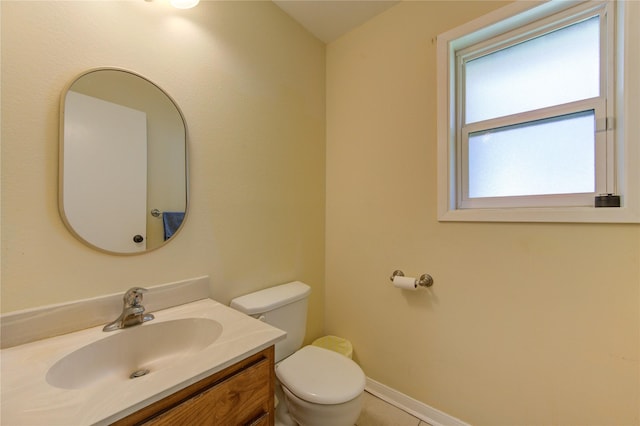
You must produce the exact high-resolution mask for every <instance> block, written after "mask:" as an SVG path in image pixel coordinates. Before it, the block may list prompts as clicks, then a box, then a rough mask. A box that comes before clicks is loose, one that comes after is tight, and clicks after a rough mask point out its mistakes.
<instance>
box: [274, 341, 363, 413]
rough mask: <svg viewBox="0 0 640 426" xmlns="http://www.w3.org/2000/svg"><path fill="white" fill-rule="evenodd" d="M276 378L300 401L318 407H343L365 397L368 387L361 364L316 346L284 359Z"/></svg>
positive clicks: (278, 366) (304, 348)
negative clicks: (363, 395) (345, 403)
mask: <svg viewBox="0 0 640 426" xmlns="http://www.w3.org/2000/svg"><path fill="white" fill-rule="evenodd" d="M276 376H277V377H278V380H280V383H282V385H283V386H285V387H286V388H287V389H289V391H291V392H292V393H294V394H295V395H296V396H297V397H298V398H300V399H302V400H305V401H307V402H311V403H315V404H342V403H344V402H347V401H350V400H352V399H354V398H356V397H357V396H359V395H360V394H362V392H363V391H364V386H365V376H364V373H363V372H362V370H361V369H360V367H359V366H358V364H356V363H355V362H353V361H352V360H350V359H349V358H347V357H345V356H343V355H340V354H338V353H336V352H333V351H330V350H328V349H324V348H320V347H317V346H305V347H303V348H302V349H300V350H299V351H297V352H295V353H294V354H293V355H291V356H289V357H288V358H286V359H284V360H283V361H282V362H280V363H279V364H278V365H277V367H276Z"/></svg>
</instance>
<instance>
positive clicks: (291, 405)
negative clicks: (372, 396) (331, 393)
mask: <svg viewBox="0 0 640 426" xmlns="http://www.w3.org/2000/svg"><path fill="white" fill-rule="evenodd" d="M281 389H282V391H283V392H284V400H285V401H284V402H285V403H286V409H287V411H288V413H286V414H288V417H290V418H291V419H293V421H294V422H295V423H294V424H299V425H300V426H327V425H331V426H353V425H354V424H355V423H356V421H357V420H358V417H360V411H361V410H362V399H363V394H360V395H358V396H357V397H356V398H354V399H352V400H351V401H347V402H344V403H342V404H330V405H323V404H313V403H309V402H307V401H304V400H302V399H300V398H298V397H297V396H295V395H294V394H293V393H291V392H290V391H289V389H287V388H286V387H284V386H282V387H281ZM280 404H282V405H284V404H283V401H282V400H281V401H280ZM280 404H279V405H280ZM276 419H278V415H277V410H276ZM283 424H286V423H283Z"/></svg>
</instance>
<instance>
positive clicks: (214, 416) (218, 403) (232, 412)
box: [144, 359, 272, 426]
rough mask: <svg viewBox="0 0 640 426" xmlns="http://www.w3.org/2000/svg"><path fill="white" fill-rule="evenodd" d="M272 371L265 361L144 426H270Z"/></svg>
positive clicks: (240, 372)
mask: <svg viewBox="0 0 640 426" xmlns="http://www.w3.org/2000/svg"><path fill="white" fill-rule="evenodd" d="M270 370H271V367H270V364H269V362H267V360H266V359H264V360H262V361H260V362H258V363H256V364H254V365H251V366H249V367H248V368H245V369H243V370H241V371H239V372H238V373H236V374H234V375H233V376H230V377H228V378H226V379H224V380H223V381H222V382H220V383H217V384H215V385H214V386H213V387H211V388H209V389H207V390H205V391H203V392H201V393H199V394H197V395H195V396H194V397H192V398H190V399H188V400H186V401H184V402H182V403H181V404H180V405H178V406H176V407H174V408H172V409H171V410H169V411H166V412H164V413H163V414H160V415H159V416H157V417H154V418H153V419H151V420H150V421H148V422H146V423H144V424H145V425H148V426H174V425H190V426H195V425H215V426H220V425H225V426H227V425H228V426H232V425H261V424H268V418H269V417H268V416H269V412H270V411H272V408H271V407H269V401H270V400H271V398H270V394H269V393H270V386H269V380H270V377H271V371H270ZM263 420H265V421H266V422H267V423H265V422H264V421H263Z"/></svg>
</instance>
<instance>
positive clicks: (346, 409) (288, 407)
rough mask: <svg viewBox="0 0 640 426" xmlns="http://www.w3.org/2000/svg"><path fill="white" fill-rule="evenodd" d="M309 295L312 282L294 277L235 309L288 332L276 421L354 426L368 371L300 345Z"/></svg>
mask: <svg viewBox="0 0 640 426" xmlns="http://www.w3.org/2000/svg"><path fill="white" fill-rule="evenodd" d="M310 293H311V288H310V287H309V286H308V285H306V284H304V283H301V282H299V281H296V282H292V283H288V284H283V285H279V286H275V287H271V288H268V289H265V290H260V291H258V292H255V293H251V294H247V295H245V296H241V297H238V298H236V299H233V300H232V301H231V307H232V308H234V309H236V310H239V311H241V312H244V313H245V314H247V315H251V316H253V317H255V318H257V319H260V320H262V321H265V322H266V323H268V324H271V325H273V326H274V327H277V328H280V329H282V330H284V331H286V332H287V337H286V338H285V339H284V340H282V341H280V342H278V343H276V344H275V361H276V377H277V379H278V380H277V382H278V383H277V384H276V385H277V387H278V389H277V392H276V396H277V397H278V399H279V400H280V403H279V406H278V407H277V410H276V425H292V424H299V425H301V426H329V425H330V426H353V425H354V424H355V422H356V420H357V419H358V417H359V416H360V411H361V408H362V395H363V392H364V386H365V375H364V372H363V371H362V369H361V368H360V366H358V364H356V363H355V362H354V361H353V360H351V359H349V358H348V357H346V356H344V355H341V354H339V353H337V352H335V351H332V350H329V349H325V348H322V347H318V346H305V347H302V342H303V340H304V332H305V329H306V316H307V301H308V298H309V294H310ZM301 347H302V348H301ZM280 391H281V393H280ZM282 399H284V401H282ZM283 404H284V406H283Z"/></svg>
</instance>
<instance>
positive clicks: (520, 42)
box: [438, 1, 640, 222]
mask: <svg viewBox="0 0 640 426" xmlns="http://www.w3.org/2000/svg"><path fill="white" fill-rule="evenodd" d="M567 3H568V2H561V1H558V2H554V1H551V2H548V3H545V4H543V5H542V6H538V7H536V8H533V9H527V10H525V8H526V7H527V6H526V5H525V4H523V3H518V2H517V3H515V4H514V5H510V6H507V7H506V8H503V9H500V10H498V11H497V12H496V13H494V14H492V15H489V16H487V17H484V18H481V19H480V20H476V21H474V22H472V23H470V24H469V25H467V26H463V27H461V28H457V29H455V30H452V31H450V32H448V33H445V34H443V35H440V36H438V61H439V65H438V80H439V81H438V87H439V90H440V93H439V103H438V108H439V116H438V129H439V130H438V139H439V140H438V143H439V161H438V167H439V192H440V194H439V214H440V220H498V221H576V222H580V221H596V222H598V221H605V222H606V221H613V222H617V221H632V222H636V221H640V214H639V213H638V208H637V207H638V205H637V203H638V200H637V199H636V198H637V197H635V198H634V196H635V195H637V194H635V193H634V192H637V190H638V187H637V186H636V185H635V184H634V183H633V182H630V177H631V176H630V175H631V172H630V170H629V163H628V162H626V161H625V159H628V157H629V156H631V157H633V153H637V152H638V151H637V141H629V143H625V140H624V139H623V137H624V136H625V132H624V129H622V128H616V126H615V125H614V124H616V123H623V121H622V120H619V119H618V118H617V117H616V114H619V115H620V117H622V116H623V115H624V108H623V107H622V105H623V103H622V98H623V96H617V98H620V99H616V97H615V96H614V94H618V93H619V92H621V91H620V90H618V89H619V88H621V87H623V85H622V81H623V80H624V77H623V76H622V77H620V78H619V80H622V81H617V80H616V77H617V76H618V75H619V74H617V73H618V69H617V67H616V64H622V61H621V60H620V59H621V55H620V54H619V52H620V50H621V49H620V46H622V44H621V42H622V40H623V39H624V38H623V37H622V31H620V32H617V31H616V27H615V22H616V18H617V19H621V18H622V19H623V18H624V15H623V13H622V6H620V11H618V15H617V16H616V8H615V5H614V3H611V2H592V1H589V2H584V3H581V4H579V5H578V6H575V3H572V6H571V7H569V6H568V5H567ZM620 3H622V2H620ZM621 28H622V25H621ZM636 62H637V60H636ZM627 71H628V70H627ZM636 87H637V86H636ZM617 109H619V110H620V111H616V110H617ZM627 133H629V132H627ZM632 142H633V144H635V145H634V146H630V145H631V143H632ZM625 164H626V170H625ZM623 189H624V190H626V191H625V192H626V193H623V192H622V190H623ZM603 193H616V194H618V195H621V196H622V200H623V205H622V207H620V208H617V207H612V208H595V207H594V199H595V196H597V195H599V194H603ZM605 210H606V211H605ZM613 210H617V212H613Z"/></svg>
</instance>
